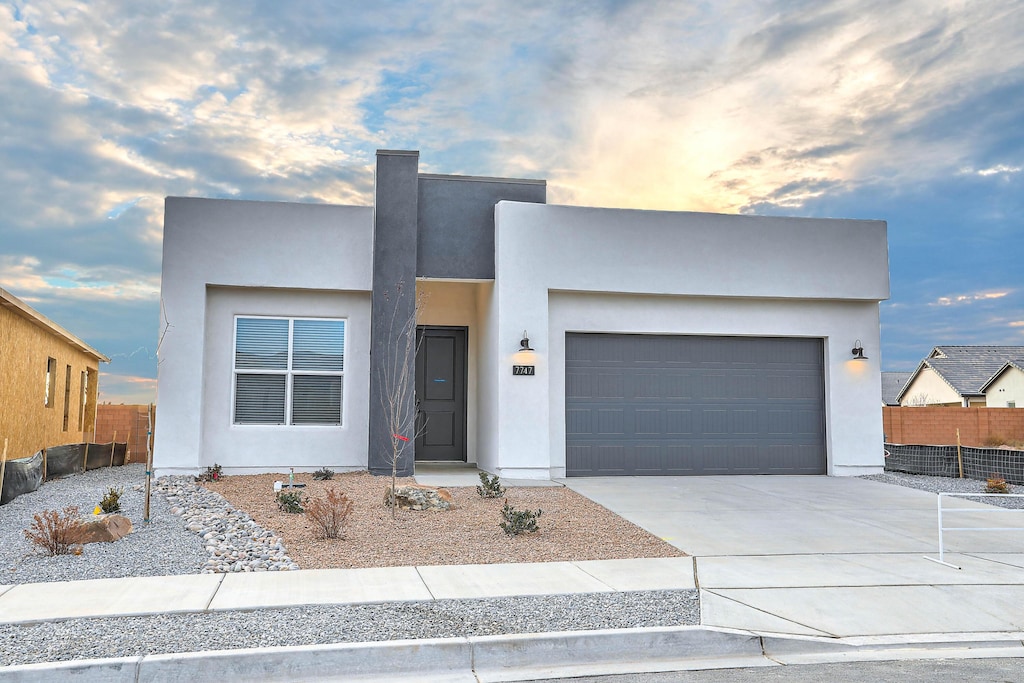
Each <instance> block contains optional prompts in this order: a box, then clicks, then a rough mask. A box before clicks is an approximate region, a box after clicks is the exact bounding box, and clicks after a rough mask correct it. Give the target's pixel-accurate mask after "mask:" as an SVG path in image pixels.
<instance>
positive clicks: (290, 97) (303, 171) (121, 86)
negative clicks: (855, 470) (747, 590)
mask: <svg viewBox="0 0 1024 683" xmlns="http://www.w3.org/2000/svg"><path fill="white" fill-rule="evenodd" d="M1022 24H1024V6H1022V5H1021V4H1020V3H1019V2H1016V1H1015V0H990V2H986V3H984V4H983V5H982V4H977V3H959V2H933V1H932V0H903V1H901V2H896V3H893V2H891V1H890V2H883V1H882V0H831V1H830V2H825V3H822V2H810V1H809V0H799V1H794V0H785V1H783V0H768V1H767V2H763V3H758V4H753V5H752V4H751V3H746V2H738V1H737V0H723V1H722V2H718V3H680V2H659V1H654V2H630V1H625V0H624V1H618V0H607V1H604V2H593V3H544V2H539V1H536V0H525V1H524V2H522V3H519V4H518V5H517V6H516V10H515V11H514V12H503V13H496V12H494V11H493V5H492V3H489V2H486V0H439V2H436V3H430V4H429V5H428V4H424V3H415V2H405V1H401V0H382V1H381V2H378V3H375V4H374V6H373V7H372V8H368V7H363V6H358V5H354V4H344V3H341V4H339V3H323V2H309V3H304V4H303V6H302V11H295V9H294V8H293V7H291V6H289V5H284V4H281V3H273V2H267V1H266V0H257V1H255V2H251V3H210V2H199V1H198V0H171V1H170V2H167V3H161V4H159V5H148V4H145V3H135V4H129V5H125V4H124V3H115V2H111V1H109V0H97V1H96V2H92V3H89V4H88V5H82V4H81V3H78V2H73V1H72V0H41V1H40V2H33V3H31V4H28V3H21V2H16V3H13V4H7V5H3V6H0V206H3V207H4V211H3V212H2V214H0V283H2V284H3V286H5V287H9V288H10V289H12V291H14V292H15V293H16V294H19V295H22V296H23V297H24V298H26V300H29V299H31V300H32V301H33V302H35V303H33V305H36V304H38V306H39V307H41V308H43V309H45V310H46V311H51V312H52V313H53V316H52V317H54V318H55V319H58V320H60V321H61V324H63V325H65V326H66V327H68V328H69V329H72V330H73V331H76V333H79V332H77V331H79V330H81V332H80V334H82V335H83V338H86V339H87V341H90V343H94V345H96V346H97V348H100V349H101V350H103V351H104V352H106V353H108V354H112V355H113V356H114V357H115V362H114V363H113V364H112V366H111V369H112V370H113V369H114V368H118V365H117V364H121V366H120V367H128V368H129V369H126V370H125V372H128V374H133V375H138V376H146V375H147V374H148V373H153V372H155V366H152V367H150V366H144V365H143V361H144V360H145V362H146V363H150V362H151V361H150V360H148V359H144V358H143V354H135V355H132V354H133V353H134V352H135V350H136V349H138V348H140V347H144V348H152V347H153V346H155V337H156V335H157V333H158V330H157V327H158V325H157V308H158V307H157V302H156V293H157V291H158V285H159V282H158V275H159V268H160V257H161V254H160V242H161V236H162V220H163V216H162V212H163V197H165V196H167V195H193V196H211V197H238V198H247V199H268V200H287V201H309V202H332V203H341V204H360V205H366V204H369V203H370V201H371V196H372V190H373V152H374V150H375V149H376V148H411V149H420V150H421V151H422V154H421V165H422V168H423V170H424V171H431V172H442V173H469V174H475V175H499V176H525V177H540V178H547V180H548V188H549V200H550V201H552V202H553V203H572V204H586V205H595V206H618V207H642V208H655V209H659V208H660V209H684V210H705V211H719V212H746V213H763V214H777V213H785V214H797V215H809V216H842V217H866V218H885V219H887V220H888V221H889V228H890V233H889V234H890V261H891V264H892V273H893V275H892V281H893V296H894V301H898V303H899V306H900V308H897V307H895V306H893V307H891V308H887V307H885V306H883V309H882V311H883V323H884V325H885V328H884V329H885V330H886V331H885V332H884V333H883V334H884V335H885V338H886V340H887V341H886V343H887V344H894V345H909V346H913V343H912V342H909V341H906V340H907V339H910V338H911V337H915V338H918V339H920V340H921V342H920V343H921V344H923V345H925V346H928V345H933V344H934V343H936V342H933V341H932V340H931V338H932V337H936V338H937V337H939V336H941V335H945V334H949V335H955V334H957V333H958V332H961V333H962V332H963V330H964V329H965V327H966V326H968V325H976V326H978V327H974V328H971V329H972V331H971V332H970V334H972V335H977V337H978V338H979V339H982V338H984V337H985V335H988V336H989V337H990V338H993V339H995V338H997V337H998V336H999V335H1001V334H1005V332H1006V330H1008V329H1011V328H1009V327H1007V324H1008V323H1007V322H1006V320H1020V314H1019V313H1015V311H1020V310H1021V309H1020V305H1019V297H1017V295H1015V294H1008V295H1007V296H1005V297H1002V298H999V299H974V298H971V297H973V296H975V294H977V293H986V292H988V293H990V292H1000V291H1003V290H1004V289H1005V287H1004V285H1005V283H1006V282H1008V281H1011V280H1009V279H1008V278H1010V277H1011V276H1012V274H1013V273H1016V272H1018V271H1019V256H1018V255H1019V253H1021V250H1022V249H1024V243H1022V242H1021V239H1022V237H1021V233H1020V230H1019V216H1020V215H1022V212H1024V201H1022V199H1021V197H1024V185H1022V183H1024V174H1022V173H1021V172H1020V169H1021V168H1022V167H1024V166H1022V160H1024V119H1022V113H1021V112H1024V31H1021V30H1020V27H1021V25H1022ZM949 292H965V293H967V294H962V295H957V296H954V295H950V294H948V293H949ZM959 296H964V297H968V299H967V300H965V301H960V299H959V298H958V297H959ZM940 297H941V298H940ZM943 298H944V299H947V300H948V304H947V305H940V303H939V302H940V301H941V300H942V299H943ZM995 307H1002V308H1003V309H1005V312H1004V316H1006V320H1004V321H1003V322H1001V323H997V322H996V321H994V318H993V319H990V318H992V315H991V314H992V309H993V308H995ZM108 309H109V310H108ZM953 312H955V314H956V316H957V317H956V318H954V319H951V318H949V317H948V316H949V315H951V314H952V313H953ZM897 313H898V314H899V315H898V317H897V316H896V314H897ZM982 314H985V315H989V318H982V317H980V316H981V315H982ZM887 316H889V317H887ZM943 316H947V317H945V318H944V317H943ZM121 318H124V320H122V319H121ZM951 320H952V322H951ZM914 325H919V326H918V327H916V328H915V327H914ZM1012 329H1016V328H1012ZM926 337H927V338H928V339H927V340H925V338H926ZM929 348H930V346H929ZM901 353H902V351H901ZM911 356H912V354H910V353H909V352H907V357H908V358H909V357H911ZM918 358H919V356H918ZM118 372H121V370H120V369H118Z"/></svg>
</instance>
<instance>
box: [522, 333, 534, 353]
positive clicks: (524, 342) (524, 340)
mask: <svg viewBox="0 0 1024 683" xmlns="http://www.w3.org/2000/svg"><path fill="white" fill-rule="evenodd" d="M519 350H520V351H533V348H532V347H531V346H530V338H529V337H527V336H526V330H523V338H522V339H521V340H519Z"/></svg>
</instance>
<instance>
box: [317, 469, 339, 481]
mask: <svg viewBox="0 0 1024 683" xmlns="http://www.w3.org/2000/svg"><path fill="white" fill-rule="evenodd" d="M313 478H314V479H316V480H317V481H329V480H331V479H333V478H334V470H332V469H328V468H326V467H321V468H320V469H318V470H317V471H316V472H314V473H313Z"/></svg>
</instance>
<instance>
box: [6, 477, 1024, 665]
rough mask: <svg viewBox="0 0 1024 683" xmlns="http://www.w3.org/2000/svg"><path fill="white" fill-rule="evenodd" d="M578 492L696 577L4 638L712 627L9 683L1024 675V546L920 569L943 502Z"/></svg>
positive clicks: (640, 563) (305, 597) (367, 599)
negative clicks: (238, 621) (580, 609)
mask: <svg viewBox="0 0 1024 683" xmlns="http://www.w3.org/2000/svg"><path fill="white" fill-rule="evenodd" d="M458 474H459V475H460V476H461V477H463V478H466V475H467V474H468V473H467V472H459V473H458ZM627 479H628V478H627ZM566 483H567V485H569V486H570V487H571V488H573V489H575V490H577V491H580V492H582V493H584V494H585V495H587V496H589V497H591V498H593V499H594V500H596V501H597V502H599V503H601V504H603V505H605V506H606V507H608V508H609V509H612V510H613V511H615V512H617V513H619V514H621V515H622V516H624V517H626V518H627V519H631V520H632V521H634V522H635V523H637V524H639V525H640V526H642V527H644V528H646V529H648V530H649V531H651V532H652V533H656V534H658V535H659V536H662V537H663V538H666V539H667V540H668V541H669V542H670V543H672V544H673V545H676V546H677V547H680V548H682V549H684V550H686V551H688V552H691V553H693V554H694V555H695V557H685V558H661V559H641V560H605V561H590V562H552V563H542V564H513V565H470V566H429V567H393V568H384V569H347V570H346V569H337V570H306V571H300V572H280V573H277V572H274V573H260V574H226V575H191V576H177V577H153V578H128V579H101V580H96V581H87V582H79V585H77V586H69V585H67V584H58V583H53V584H23V585H17V586H13V587H12V586H0V623H18V624H27V623H34V622H40V621H47V620H60V619H72V618H78V617H85V616H95V617H117V616H122V615H138V614H159V613H168V612H204V611H222V610H237V609H244V610H251V609H261V608H268V609H273V608H279V607H285V606H295V605H309V604H355V603H371V602H393V601H425V600H441V599H449V598H454V599H458V598H464V599H468V598H480V597H505V596H514V595H552V594H564V593H595V592H596V593H600V592H613V591H622V592H625V591H638V590H662V589H667V590H679V589H693V588H697V589H698V590H699V593H700V600H701V624H700V626H696V627H694V626H690V627H675V628H641V629H620V630H614V631H590V632H572V633H561V634H521V635H511V636H487V637H479V638H478V637H467V638H454V639H445V640H436V641H426V640H421V641H396V642H390V643H359V644H349V645H323V646H311V647H306V648H262V649H259V650H245V651H224V652H220V653H216V652H214V653H192V654H188V655H158V656H146V657H141V658H128V659H126V660H124V661H114V660H102V661H99V662H97V663H94V664H89V663H82V662H79V663H71V664H61V665H28V666H24V667H6V668H0V681H14V680H17V681H36V680H39V681H42V680H48V677H51V678H50V679H52V677H53V676H54V675H57V672H65V671H67V670H69V667H77V669H75V670H76V671H79V672H80V673H82V675H83V676H85V677H81V678H78V679H77V680H83V681H88V680H115V681H116V680H132V681H135V680H183V681H184V680H190V681H194V680H208V679H214V678H215V679H217V680H241V679H243V678H246V679H251V680H296V679H303V678H308V679H313V680H331V678H330V676H331V675H335V676H336V675H337V672H338V671H345V672H346V673H347V674H351V676H355V677H356V679H358V676H365V677H367V678H373V677H378V678H381V677H383V678H386V679H392V680H400V679H402V678H403V677H406V676H408V677H410V678H415V679H416V680H435V679H436V680H467V681H469V680H474V681H475V680H494V681H498V680H530V679H538V678H545V677H547V678H551V677H556V676H583V675H597V674H608V673H625V672H644V671H673V670H681V669H697V668H715V667H736V666H778V665H780V664H793V663H800V662H824V661H843V660H851V659H898V658H922V657H975V656H1002V657H1006V656H1012V657H1024V646H1022V638H1024V612H1022V611H1021V609H1020V607H1019V606H1020V605H1021V604H1024V533H1020V532H994V533H986V534H968V533H960V534H955V535H954V536H953V537H952V538H951V539H950V544H949V545H950V547H951V548H953V549H954V552H952V553H950V552H947V556H946V559H947V561H949V562H951V563H953V564H956V565H959V566H960V567H962V569H954V568H951V567H948V566H944V565H940V564H937V563H935V562H931V561H929V560H927V559H925V555H930V556H934V555H935V551H936V549H937V542H936V533H937V532H936V529H935V499H936V496H935V495H934V494H929V493H925V492H922V491H915V490H911V489H905V488H900V487H896V486H890V485H886V484H879V483H876V482H870V481H865V480H856V479H838V478H825V477H820V478H819V477H801V478H790V477H729V478H724V477H703V478H699V479H696V480H692V479H691V480H682V481H681V480H679V479H669V478H657V479H656V478H650V479H645V480H643V481H641V482H636V481H633V482H630V481H628V480H625V479H620V480H615V481H609V480H605V479H587V480H569V481H567V482H566ZM950 504H951V505H952V506H954V507H959V508H965V509H966V508H976V507H977V506H978V505H979V503H974V502H970V501H951V503H950ZM1022 514H1024V513H1022ZM962 517H963V518H964V519H961V520H960V521H966V520H970V523H969V525H972V526H973V525H978V526H986V525H989V524H991V522H990V520H988V519H987V518H986V517H985V516H984V514H983V513H976V512H965V513H963V515H962ZM1000 523H1001V524H1006V521H1005V520H1003V521H1001V522H1000ZM1014 523H1016V524H1021V522H1014ZM1022 526H1024V524H1022ZM384 663H387V664H384ZM382 666H391V667H393V668H390V669H386V670H385V669H383V668H381V667H382ZM33 667H34V668H33ZM318 667H319V668H318ZM402 667H405V668H402ZM331 672H333V674H332V673H331ZM122 674H123V677H121V676H122ZM89 676H92V677H91V678H90V677H89Z"/></svg>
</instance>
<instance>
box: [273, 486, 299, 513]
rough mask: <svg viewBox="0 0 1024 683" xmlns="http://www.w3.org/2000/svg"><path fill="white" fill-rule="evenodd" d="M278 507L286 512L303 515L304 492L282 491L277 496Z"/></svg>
mask: <svg viewBox="0 0 1024 683" xmlns="http://www.w3.org/2000/svg"><path fill="white" fill-rule="evenodd" d="M277 507H278V508H280V509H281V510H282V511H284V512H290V513H292V514H296V515H297V514H301V513H302V512H304V509H303V507H302V492H301V491H281V492H280V493H279V494H277Z"/></svg>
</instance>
